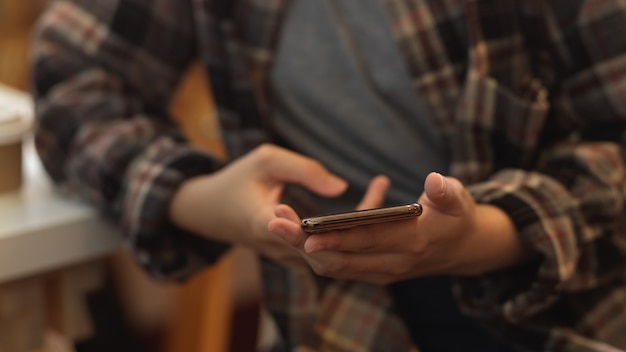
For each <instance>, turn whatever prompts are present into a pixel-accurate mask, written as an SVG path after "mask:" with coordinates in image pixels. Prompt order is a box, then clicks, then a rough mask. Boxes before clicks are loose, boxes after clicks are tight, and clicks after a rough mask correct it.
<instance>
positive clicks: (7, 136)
mask: <svg viewBox="0 0 626 352" xmlns="http://www.w3.org/2000/svg"><path fill="white" fill-rule="evenodd" d="M30 129H31V123H30V121H29V120H28V119H26V118H24V117H23V116H20V114H19V113H18V112H16V111H14V110H11V109H9V108H7V107H3V106H0V193H6V192H11V191H15V190H18V189H19V188H20V187H21V186H22V180H23V177H22V142H23V140H24V137H25V136H26V134H27V133H28V132H29V131H30Z"/></svg>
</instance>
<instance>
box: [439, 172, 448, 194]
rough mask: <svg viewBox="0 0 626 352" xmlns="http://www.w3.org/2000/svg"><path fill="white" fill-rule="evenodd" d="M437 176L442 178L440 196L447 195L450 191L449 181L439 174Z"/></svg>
mask: <svg viewBox="0 0 626 352" xmlns="http://www.w3.org/2000/svg"><path fill="white" fill-rule="evenodd" d="M437 175H439V177H441V188H440V189H439V194H441V195H444V194H446V190H447V189H448V180H446V178H445V176H443V175H442V174H440V173H438V172H437Z"/></svg>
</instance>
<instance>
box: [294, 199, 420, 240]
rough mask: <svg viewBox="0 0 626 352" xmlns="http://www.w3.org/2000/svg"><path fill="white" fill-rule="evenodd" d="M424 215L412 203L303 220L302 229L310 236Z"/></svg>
mask: <svg viewBox="0 0 626 352" xmlns="http://www.w3.org/2000/svg"><path fill="white" fill-rule="evenodd" d="M421 214H422V205H421V204H419V203H411V204H405V205H398V206H393V207H386V208H376V209H368V210H356V211H350V212H347V213H339V214H330V215H323V216H316V217H311V218H306V219H302V223H301V226H302V229H303V230H304V231H305V232H306V233H309V234H313V233H320V232H328V231H336V230H345V229H349V228H352V227H355V226H360V225H369V224H376V223H381V222H388V221H397V220H404V219H410V218H414V217H417V216H419V215H421Z"/></svg>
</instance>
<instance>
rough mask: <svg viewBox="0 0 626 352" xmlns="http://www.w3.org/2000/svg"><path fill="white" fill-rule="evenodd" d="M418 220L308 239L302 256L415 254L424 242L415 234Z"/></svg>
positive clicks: (362, 227) (360, 227)
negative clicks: (308, 254)
mask: <svg viewBox="0 0 626 352" xmlns="http://www.w3.org/2000/svg"><path fill="white" fill-rule="evenodd" d="M417 225H418V219H407V220H401V221H393V222H389V223H384V224H373V225H366V226H358V227H355V228H352V229H348V230H343V231H332V232H326V233H323V234H316V235H310V236H308V238H306V240H305V243H304V250H305V252H306V253H314V252H323V251H336V252H349V253H394V252H398V253H401V252H408V251H416V252H417V251H419V249H420V248H422V247H423V246H424V241H425V240H424V239H423V238H420V237H419V236H418V235H417V234H418V233H419V232H418V229H417Z"/></svg>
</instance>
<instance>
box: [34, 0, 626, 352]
mask: <svg viewBox="0 0 626 352" xmlns="http://www.w3.org/2000/svg"><path fill="white" fill-rule="evenodd" d="M381 1H383V3H384V5H385V8H386V10H387V15H388V16H389V18H390V22H391V23H392V31H393V33H394V37H395V39H396V42H397V45H398V47H399V48H400V50H401V52H402V54H403V57H404V59H405V60H406V62H407V65H408V67H409V71H410V74H411V79H412V82H413V85H414V87H415V89H416V91H417V93H418V95H419V97H420V98H421V102H422V103H423V104H424V106H425V108H426V110H427V112H428V114H429V116H430V117H431V118H432V121H433V124H434V125H435V126H437V130H438V132H439V133H441V134H442V136H443V137H444V139H445V141H446V144H447V145H448V146H449V147H450V149H451V153H452V155H451V157H452V162H451V169H450V174H451V175H452V176H455V177H457V178H459V179H460V180H461V181H462V182H463V183H464V184H465V185H466V186H467V187H468V188H469V189H470V190H471V192H472V194H473V195H474V197H475V199H476V200H477V201H478V202H481V203H489V204H493V205H496V206H498V207H501V208H502V209H504V210H505V211H506V212H507V213H508V214H509V215H510V216H511V218H512V219H513V221H514V223H515V225H516V227H517V229H518V231H519V235H520V238H521V239H522V241H523V242H524V243H525V244H526V245H528V246H529V247H530V248H532V249H533V250H534V251H535V252H536V253H537V255H536V260H534V261H533V262H532V263H529V264H528V265H525V266H523V267H520V268H515V269H511V270H507V271H503V272H498V273H491V274H488V275H484V276H481V277H475V278H458V279H457V280H456V284H455V285H456V290H455V293H456V297H457V299H458V303H459V305H460V306H461V308H462V309H463V310H464V311H465V312H466V313H467V314H469V315H471V316H473V317H474V318H475V319H477V320H478V321H481V322H483V323H484V324H485V325H486V326H490V327H491V328H492V330H493V331H494V333H495V334H496V335H498V336H501V337H502V338H504V339H506V340H507V341H510V342H512V343H513V344H514V345H515V347H516V348H517V349H519V350H522V351H538V350H548V351H617V350H620V349H622V350H626V333H624V332H625V331H626V314H624V313H625V312H626V284H625V280H626V270H625V265H626V264H625V259H626V216H625V215H626V214H625V207H624V206H625V197H626V167H625V166H624V164H625V155H626V133H625V131H626V99H625V98H626V95H625V93H624V82H626V80H625V78H626V77H625V76H626V41H624V40H623V38H624V37H625V36H626V5H624V3H623V2H619V1H612V0H525V1H516V0H471V1H467V0H432V1H431V0H424V1H422V0H420V1H418V0H381ZM288 4H289V1H287V0H238V1H234V0H224V1H218V0H215V1H209V0H196V1H193V2H191V1H183V0H152V1H148V0H110V1H101V2H96V1H92V0H77V1H65V0H57V1H54V2H52V3H51V8H50V9H49V11H48V12H47V13H46V14H45V15H44V16H43V17H42V19H41V21H40V23H39V27H38V28H39V29H38V39H37V42H36V45H35V52H34V60H35V62H34V65H35V82H34V86H35V95H36V99H37V106H36V110H37V119H38V131H37V136H36V143H37V148H38V150H39V152H40V155H41V157H42V159H43V161H44V165H45V166H46V168H47V170H48V171H49V173H50V174H51V175H52V177H53V178H54V179H55V180H56V181H57V182H59V183H60V184H63V185H64V186H65V187H68V188H70V189H73V190H74V191H75V192H79V193H80V194H82V195H84V196H85V197H86V198H87V199H88V200H89V201H90V202H91V203H92V204H94V206H97V207H99V208H100V209H102V211H103V213H104V214H105V215H106V216H108V217H110V218H111V219H113V220H114V221H116V222H118V223H119V224H120V225H121V226H122V227H123V228H124V230H125V232H126V234H127V235H128V238H129V242H130V243H131V244H132V246H133V248H134V249H135V252H136V253H137V258H138V261H139V262H140V263H141V264H142V265H143V266H144V267H146V268H147V270H148V271H149V272H151V273H152V274H153V275H155V276H157V277H162V278H169V279H178V280H180V279H184V278H185V277H188V276H189V275H191V274H193V273H194V272H196V271H197V270H199V269H200V268H202V267H203V266H205V265H207V264H209V263H211V262H212V261H214V260H216V259H217V258H218V257H219V255H220V254H221V253H223V252H224V251H226V250H227V249H228V246H227V245H226V244H221V243H215V242H211V241H206V240H201V239H199V238H197V237H196V236H194V235H193V234H189V233H186V232H185V231H182V230H180V229H177V228H175V227H173V226H172V225H171V224H168V223H167V222H166V220H165V219H166V216H164V215H165V210H166V208H167V204H168V201H169V199H170V198H171V196H172V194H173V192H174V191H175V190H176V188H177V187H178V186H179V185H180V183H181V182H183V181H184V180H185V179H186V178H188V177H191V176H193V175H198V174H203V173H210V172H213V171H215V170H217V169H219V168H220V167H222V166H223V164H222V163H221V162H219V161H218V159H217V158H215V157H213V156H211V155H210V154H207V153H205V152H201V151H198V150H196V149H194V148H193V147H191V146H189V145H188V144H187V143H186V142H185V141H184V139H183V137H182V136H181V135H180V132H179V130H178V128H177V126H176V125H175V124H174V123H173V122H172V120H171V119H170V118H169V117H168V116H167V113H166V106H167V103H168V101H169V99H170V97H171V94H172V90H173V89H174V87H175V86H176V82H177V80H178V79H179V77H180V76H181V74H182V72H183V70H184V68H185V67H186V66H187V65H188V64H189V62H190V61H191V60H192V59H193V58H195V57H199V58H200V59H201V60H202V61H203V62H204V64H205V65H206V67H207V68H208V73H209V79H210V81H211V85H212V89H213V93H214V98H215V100H216V103H217V105H218V118H219V120H220V123H221V126H222V132H223V137H224V140H225V142H226V146H227V149H228V152H229V155H230V157H231V158H236V157H238V156H241V155H243V154H244V153H246V152H247V151H249V150H251V149H252V148H254V147H255V146H257V145H259V144H260V143H263V142H268V141H270V142H271V141H272V140H273V136H272V131H271V130H270V129H269V128H268V126H271V123H270V121H269V120H268V119H269V114H268V112H269V109H270V107H271V101H270V100H269V99H268V94H267V93H268V91H267V82H268V76H269V72H270V70H271V68H272V63H273V58H274V54H275V49H276V43H277V42H278V39H279V37H280V33H281V25H282V22H283V19H284V15H285V11H286V8H287V6H288ZM492 146H495V147H492ZM263 273H264V284H265V290H266V298H267V304H268V307H269V308H270V310H271V311H272V313H273V314H274V316H275V318H276V320H277V322H278V323H279V327H280V330H281V333H282V338H283V341H282V348H283V349H288V350H320V351H358V350H363V351H403V350H411V349H415V347H414V346H412V344H411V341H410V339H409V338H408V335H407V333H406V330H405V329H404V327H403V326H402V324H401V322H400V320H399V318H398V317H397V314H396V313H395V312H394V310H393V306H392V305H391V301H390V299H389V296H388V294H387V291H386V289H385V288H384V287H378V286H373V285H367V284H363V283H357V282H346V281H335V280H328V279H322V278H318V277H316V276H314V275H313V274H312V273H310V272H308V271H293V270H288V269H285V268H283V267H281V266H279V265H277V264H273V263H270V262H264V265H263Z"/></svg>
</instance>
